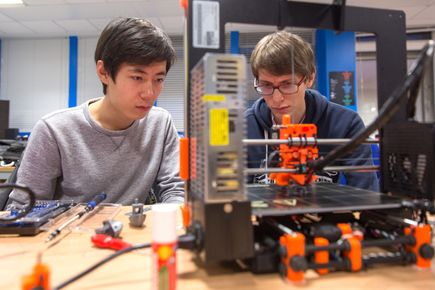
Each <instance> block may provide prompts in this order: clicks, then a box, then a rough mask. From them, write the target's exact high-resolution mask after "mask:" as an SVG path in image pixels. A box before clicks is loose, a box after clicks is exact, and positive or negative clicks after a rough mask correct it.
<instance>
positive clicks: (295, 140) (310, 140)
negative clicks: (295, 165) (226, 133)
mask: <svg viewBox="0 0 435 290" xmlns="http://www.w3.org/2000/svg"><path fill="white" fill-rule="evenodd" d="M350 140H351V139H317V140H316V138H314V137H307V138H301V137H292V138H290V139H287V140H286V139H243V140H242V141H243V144H244V145H247V146H252V145H280V144H289V145H293V146H302V145H305V146H307V145H315V144H317V145H343V144H346V143H348V142H349V141H350ZM377 143H379V140H374V139H366V140H365V141H364V142H363V144H377Z"/></svg>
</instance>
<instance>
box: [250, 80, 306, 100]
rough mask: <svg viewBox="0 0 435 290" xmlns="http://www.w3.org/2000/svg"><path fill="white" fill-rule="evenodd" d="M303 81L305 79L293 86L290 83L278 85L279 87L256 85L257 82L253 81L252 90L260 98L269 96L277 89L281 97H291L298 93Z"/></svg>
mask: <svg viewBox="0 0 435 290" xmlns="http://www.w3.org/2000/svg"><path fill="white" fill-rule="evenodd" d="M304 81H305V78H302V79H301V80H300V81H299V83H297V84H294V83H290V82H285V83H282V84H280V85H279V86H276V87H275V86H273V85H271V84H261V85H259V84H258V80H257V79H255V80H254V88H255V90H256V91H257V93H259V94H260V95H262V96H271V95H273V93H274V92H275V90H276V89H278V90H279V91H280V92H281V94H283V95H291V94H296V93H297V92H298V91H299V87H300V86H301V84H302V83H303V82H304Z"/></svg>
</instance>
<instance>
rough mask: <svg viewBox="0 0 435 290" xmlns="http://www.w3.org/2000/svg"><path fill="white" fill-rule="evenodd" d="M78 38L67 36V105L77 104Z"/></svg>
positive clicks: (73, 105)
mask: <svg viewBox="0 0 435 290" xmlns="http://www.w3.org/2000/svg"><path fill="white" fill-rule="evenodd" d="M78 43H79V41H78V38H77V36H70V37H69V94H68V107H70V108H71V107H75V106H77V57H78Z"/></svg>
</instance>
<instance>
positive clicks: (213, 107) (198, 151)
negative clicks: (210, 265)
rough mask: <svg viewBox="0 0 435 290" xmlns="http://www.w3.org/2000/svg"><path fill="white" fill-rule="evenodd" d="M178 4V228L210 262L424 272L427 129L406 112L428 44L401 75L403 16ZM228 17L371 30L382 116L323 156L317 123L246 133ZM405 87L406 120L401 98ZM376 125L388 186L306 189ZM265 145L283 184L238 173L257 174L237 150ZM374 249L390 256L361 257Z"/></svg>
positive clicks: (278, 3) (429, 171)
mask: <svg viewBox="0 0 435 290" xmlns="http://www.w3.org/2000/svg"><path fill="white" fill-rule="evenodd" d="M185 8H186V13H187V35H186V37H187V41H186V43H187V45H188V47H187V51H188V53H187V57H188V62H187V69H188V70H187V71H189V72H190V75H189V76H188V77H187V80H188V82H187V84H188V85H187V94H186V95H187V99H186V108H187V110H186V126H185V128H186V136H187V138H186V139H184V140H183V141H182V146H181V151H182V158H181V159H182V162H181V163H182V170H181V172H182V175H183V177H184V178H185V179H186V180H187V182H186V191H187V193H188V195H187V197H188V198H187V200H186V212H187V213H186V215H185V217H186V226H188V231H189V232H190V233H192V234H194V235H195V237H196V248H197V250H198V253H199V255H200V256H201V257H202V258H203V259H204V260H205V261H206V262H215V261H225V260H241V261H243V262H244V263H246V264H248V265H249V267H250V269H251V270H252V271H253V272H256V273H264V272H272V271H278V270H279V272H280V273H281V274H282V276H283V277H286V278H287V279H289V280H291V281H301V280H303V278H304V271H305V270H307V269H314V270H316V271H317V272H318V273H319V274H325V273H328V272H329V271H337V270H347V271H359V270H361V269H363V268H365V267H368V266H370V265H372V264H378V263H387V264H388V263H400V264H416V265H417V266H419V267H430V264H431V259H432V257H433V256H434V249H433V247H432V245H431V241H432V230H431V227H430V226H429V225H428V223H427V217H426V215H427V212H429V211H433V210H434V198H435V187H434V182H435V181H434V180H433V178H431V177H432V176H433V174H434V171H433V166H434V164H435V160H434V152H433V151H434V149H435V144H434V141H435V138H434V137H435V136H434V124H419V123H415V122H410V121H408V118H409V117H412V116H413V109H412V107H413V106H412V102H413V101H415V97H416V88H417V87H418V83H419V80H420V78H421V75H422V73H423V70H424V67H425V65H426V64H427V62H428V60H431V58H432V57H433V43H431V44H430V45H428V46H427V47H426V48H425V51H424V52H423V54H422V55H421V57H420V59H419V60H418V61H417V63H416V66H415V67H414V69H413V70H412V72H411V73H410V74H409V75H408V77H407V78H406V79H405V76H406V47H405V40H406V34H405V17H404V14H403V13H402V12H398V11H390V10H380V9H368V8H358V7H346V6H344V5H342V6H340V5H338V4H335V5H322V4H313V3H301V2H293V1H284V0H275V1H268V2H267V3H266V2H265V1H261V0H255V1H254V0H241V1H237V5H234V3H233V2H231V1H230V0H221V1H195V0H192V1H188V3H187V7H185ZM308 14H309V15H310V17H305V15H308ZM204 15H207V17H208V21H212V23H213V25H214V27H215V30H213V31H211V32H209V34H204V33H203V31H200V30H201V29H202V28H201V27H202V26H201V25H199V23H201V21H202V18H201V17H204ZM210 19H211V20H210ZM229 22H236V23H255V24H266V25H276V26H278V27H285V26H298V27H311V28H328V29H335V30H351V31H366V32H373V33H375V34H376V36H377V38H376V40H377V59H378V62H377V66H378V79H382V81H378V95H379V100H378V101H379V102H378V103H379V106H380V107H381V108H382V109H381V111H380V117H379V118H378V119H376V120H375V121H374V122H373V123H372V124H371V125H370V126H369V127H368V128H367V130H366V131H364V132H362V133H361V134H359V135H358V136H356V137H355V138H353V139H352V140H345V141H346V142H344V145H342V146H341V147H337V149H335V150H333V151H332V152H330V153H329V154H328V155H327V156H326V157H325V158H324V159H320V160H319V159H317V156H318V152H317V150H316V146H317V144H319V143H320V142H322V141H324V142H331V141H327V140H320V139H317V138H316V137H315V135H316V134H315V131H316V128H315V126H313V125H309V124H304V125H294V124H291V123H290V122H289V120H288V119H287V120H286V121H285V122H284V123H283V124H282V125H280V126H279V127H278V128H277V129H278V130H279V138H277V139H276V140H243V138H244V130H245V128H244V122H243V110H244V109H243V108H244V106H243V102H244V96H245V91H246V88H245V85H246V68H245V63H246V60H245V59H244V57H243V56H238V55H225V54H222V52H223V51H224V32H225V31H224V25H225V23H229ZM393 31H394V33H392V32H393ZM204 35H205V37H203V36H204ZM219 53H221V54H219ZM409 90H410V91H411V94H410V98H409V101H408V111H407V113H406V116H405V113H404V112H405V107H406V106H404V105H403V104H402V103H403V102H401V101H402V100H403V99H405V98H404V96H407V94H408V91H409ZM381 115H382V116H381ZM388 120H391V122H390V123H388V124H387V121H388ZM386 124H387V125H386ZM382 128H383V129H382ZM374 129H381V131H380V132H381V142H380V146H381V154H382V155H381V156H382V158H381V159H382V163H381V180H382V192H384V193H378V192H371V191H367V190H362V189H357V188H352V187H348V186H340V185H336V184H315V185H311V183H312V181H313V180H314V179H315V176H314V170H319V169H324V168H325V167H326V166H328V164H329V163H330V162H331V160H334V159H335V158H337V157H338V156H341V154H344V152H347V151H349V150H352V149H353V148H355V146H357V145H359V144H361V143H363V142H366V141H367V140H366V139H367V137H368V134H370V132H372V131H373V130H374ZM267 142H269V143H272V142H273V144H275V145H277V144H279V146H280V150H279V151H280V157H281V158H280V160H281V161H280V163H279V166H280V168H272V169H269V170H270V173H272V178H273V179H275V181H276V184H278V185H281V187H278V186H274V185H263V186H258V185H257V186H252V185H246V184H245V175H246V174H251V173H253V172H256V170H252V169H246V168H245V150H246V149H245V147H246V146H251V145H254V144H260V143H261V144H267ZM416 144H419V145H418V147H417V146H416ZM421 144H425V145H424V146H421ZM262 170H263V172H265V171H264V169H262ZM289 182H290V184H293V185H294V184H296V185H297V186H293V187H291V188H290V187H288V186H286V185H287V184H288V183H289ZM283 186H284V187H283ZM295 188H296V189H301V188H303V190H295ZM386 193H388V194H386ZM189 212H190V214H189ZM372 247H382V248H384V249H386V251H383V252H382V253H373V252H372V253H369V254H365V252H366V251H367V250H366V249H367V248H372Z"/></svg>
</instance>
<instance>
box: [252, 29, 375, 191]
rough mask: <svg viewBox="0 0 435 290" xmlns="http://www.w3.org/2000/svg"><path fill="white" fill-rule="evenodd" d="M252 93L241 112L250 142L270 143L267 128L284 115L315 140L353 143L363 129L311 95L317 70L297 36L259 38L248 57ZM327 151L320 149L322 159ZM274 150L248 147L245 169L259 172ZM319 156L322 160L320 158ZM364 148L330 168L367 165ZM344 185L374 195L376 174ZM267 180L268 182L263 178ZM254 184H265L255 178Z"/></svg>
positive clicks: (351, 177)
mask: <svg viewBox="0 0 435 290" xmlns="http://www.w3.org/2000/svg"><path fill="white" fill-rule="evenodd" d="M251 68H252V72H253V74H254V77H255V83H254V87H255V90H256V91H257V92H258V93H259V94H260V95H261V96H262V97H261V98H260V99H258V100H257V101H256V102H255V103H254V104H253V105H252V107H251V108H249V109H248V110H247V111H246V112H245V117H246V119H247V124H248V126H247V127H248V138H249V139H269V138H271V134H272V132H271V128H272V126H273V125H274V124H281V122H282V117H283V115H285V114H289V115H290V116H291V120H292V123H295V124H299V123H305V124H315V125H316V126H317V137H318V138H352V137H353V136H355V135H356V134H357V133H358V132H359V131H361V130H363V129H364V124H363V122H362V120H361V118H360V117H359V116H358V114H357V113H355V112H354V111H352V110H349V109H347V108H345V107H343V106H340V105H338V104H335V103H332V102H328V100H327V99H326V98H325V97H324V96H322V95H321V94H319V92H317V91H314V90H310V89H309V88H310V87H311V86H312V85H313V82H314V78H315V74H316V68H315V63H314V53H313V51H312V49H311V46H310V44H308V43H307V42H305V41H304V40H303V39H302V38H300V37H299V36H297V35H295V34H292V33H289V32H286V31H279V32H275V33H272V34H269V35H267V36H265V37H264V38H262V39H261V40H260V41H259V42H258V43H257V45H256V47H255V48H254V50H253V52H252V54H251ZM331 149H332V148H331V147H329V146H319V152H320V154H321V155H324V154H325V153H326V152H329V151H330V150H331ZM272 151H273V148H271V147H269V146H249V148H248V167H261V166H263V165H264V163H265V162H267V158H268V156H269V154H270V153H271V152H272ZM322 153H323V154H322ZM370 159H371V149H370V147H369V146H365V145H364V146H360V147H358V148H357V149H356V150H355V151H354V152H353V153H351V154H349V155H348V156H346V157H345V158H343V160H340V161H338V162H337V164H335V165H369V164H372V163H371V161H370ZM344 175H345V178H346V181H347V184H349V185H351V186H355V187H360V188H365V189H371V190H378V189H379V185H378V180H377V177H376V175H375V173H345V174H344ZM263 177H266V180H267V176H263ZM253 181H254V182H264V181H265V180H264V179H263V180H261V178H260V177H259V176H257V177H255V178H253ZM319 181H326V182H337V181H338V173H337V172H324V173H322V176H321V177H320V178H319Z"/></svg>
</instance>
